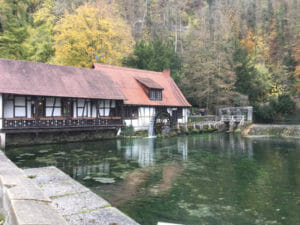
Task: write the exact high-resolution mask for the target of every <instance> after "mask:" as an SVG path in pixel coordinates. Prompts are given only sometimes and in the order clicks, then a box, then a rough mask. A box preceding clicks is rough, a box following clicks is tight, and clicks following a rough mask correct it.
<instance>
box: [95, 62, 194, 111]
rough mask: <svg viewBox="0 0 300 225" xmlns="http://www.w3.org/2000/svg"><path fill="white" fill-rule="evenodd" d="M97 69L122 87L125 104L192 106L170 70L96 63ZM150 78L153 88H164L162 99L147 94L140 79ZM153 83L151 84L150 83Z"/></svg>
mask: <svg viewBox="0 0 300 225" xmlns="http://www.w3.org/2000/svg"><path fill="white" fill-rule="evenodd" d="M94 68H95V70H99V71H101V72H103V73H105V74H107V75H109V76H110V77H111V79H112V80H113V81H115V82H116V83H117V84H118V85H119V86H120V88H121V90H122V92H123V93H124V94H125V96H126V100H125V101H124V103H125V104H128V105H148V106H173V107H176V106H177V107H190V106H191V105H190V104H189V103H188V101H187V100H186V99H185V97H184V96H183V94H182V93H181V91H180V89H179V88H178V87H177V85H176V84H175V82H174V80H173V79H172V78H171V76H170V71H167V70H165V71H164V72H153V71H146V70H138V69H131V68H124V67H117V66H109V65H103V64H99V63H95V64H94ZM137 80H139V81H140V82H141V81H142V80H143V81H145V80H148V81H147V82H145V83H147V84H145V85H146V86H147V85H148V86H150V88H153V87H154V86H156V87H158V86H160V87H161V88H163V90H162V95H163V97H162V101H152V100H150V99H149V97H148V96H147V94H146V92H145V91H144V90H143V88H142V87H141V85H139V83H138V81H137ZM150 83H151V84H150Z"/></svg>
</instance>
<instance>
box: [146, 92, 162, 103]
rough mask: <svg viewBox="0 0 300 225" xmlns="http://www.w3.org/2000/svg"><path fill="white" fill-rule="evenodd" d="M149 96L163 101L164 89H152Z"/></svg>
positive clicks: (154, 99)
mask: <svg viewBox="0 0 300 225" xmlns="http://www.w3.org/2000/svg"><path fill="white" fill-rule="evenodd" d="M149 98H150V100H153V101H161V100H162V90H160V89H150V91H149Z"/></svg>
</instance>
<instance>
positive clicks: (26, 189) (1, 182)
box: [0, 151, 68, 225]
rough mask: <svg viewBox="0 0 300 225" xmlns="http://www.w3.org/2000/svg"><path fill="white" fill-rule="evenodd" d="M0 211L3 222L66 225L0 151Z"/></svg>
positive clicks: (7, 223)
mask: <svg viewBox="0 0 300 225" xmlns="http://www.w3.org/2000/svg"><path fill="white" fill-rule="evenodd" d="M0 211H2V213H4V217H5V223H4V224H5V225H29V224H30V225H68V223H67V222H66V220H65V219H64V218H63V217H62V216H61V215H59V214H58V212H57V211H56V210H55V209H54V208H53V206H52V205H51V200H50V199H49V198H48V197H46V196H45V195H44V193H43V192H42V191H41V189H40V188H39V187H38V186H37V185H36V184H35V183H34V182H33V181H32V180H31V179H30V178H28V177H27V175H26V174H25V173H24V172H23V171H22V170H21V169H19V168H18V167H17V166H16V165H15V164H14V163H12V162H11V161H10V160H9V159H8V158H7V157H6V156H5V155H4V153H3V152H2V151H0Z"/></svg>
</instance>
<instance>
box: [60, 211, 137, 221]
mask: <svg viewBox="0 0 300 225" xmlns="http://www.w3.org/2000/svg"><path fill="white" fill-rule="evenodd" d="M65 218H66V220H67V221H68V222H69V223H70V224H72V225H82V224H93V225H112V224H114V225H139V224H138V223H137V222H135V221H134V220H132V219H131V218H129V217H128V216H126V215H125V214H123V213H122V212H120V211H119V210H118V209H116V208H114V207H108V208H102V209H99V210H96V211H92V212H88V213H80V214H76V215H71V216H66V217H65Z"/></svg>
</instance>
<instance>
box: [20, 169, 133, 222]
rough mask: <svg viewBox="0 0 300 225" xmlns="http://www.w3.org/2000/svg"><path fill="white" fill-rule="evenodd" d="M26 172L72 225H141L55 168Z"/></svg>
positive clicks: (27, 170)
mask: <svg viewBox="0 0 300 225" xmlns="http://www.w3.org/2000/svg"><path fill="white" fill-rule="evenodd" d="M24 171H25V173H26V174H27V176H29V177H30V178H31V179H32V180H33V181H34V182H35V183H36V184H37V185H38V186H39V187H40V188H41V189H42V191H43V192H44V193H45V195H46V196H48V197H49V198H50V199H51V200H52V205H53V206H54V207H55V208H56V209H57V211H58V212H59V213H60V214H61V215H62V216H63V217H64V218H65V219H66V220H67V221H68V222H69V223H70V224H71V225H77V224H78V225H79V224H86V225H89V224H93V225H97V224H99V225H100V224H101V225H106V224H107V225H111V224H118V225H138V223H136V222H135V221H134V220H132V219H131V218H129V217H128V216H126V215H125V214H123V213H122V212H121V211H119V210H118V209H116V208H114V207H112V206H111V205H110V204H109V203H108V202H107V201H106V200H104V199H103V198H101V197H99V196H98V195H96V194H95V193H93V192H92V191H90V190H89V189H88V188H86V187H84V186H83V185H81V184H80V183H78V182H76V181H74V180H73V179H72V178H71V177H69V176H68V175H66V174H65V173H63V172H62V171H60V170H59V169H57V168H56V167H43V168H34V169H25V170H24Z"/></svg>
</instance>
